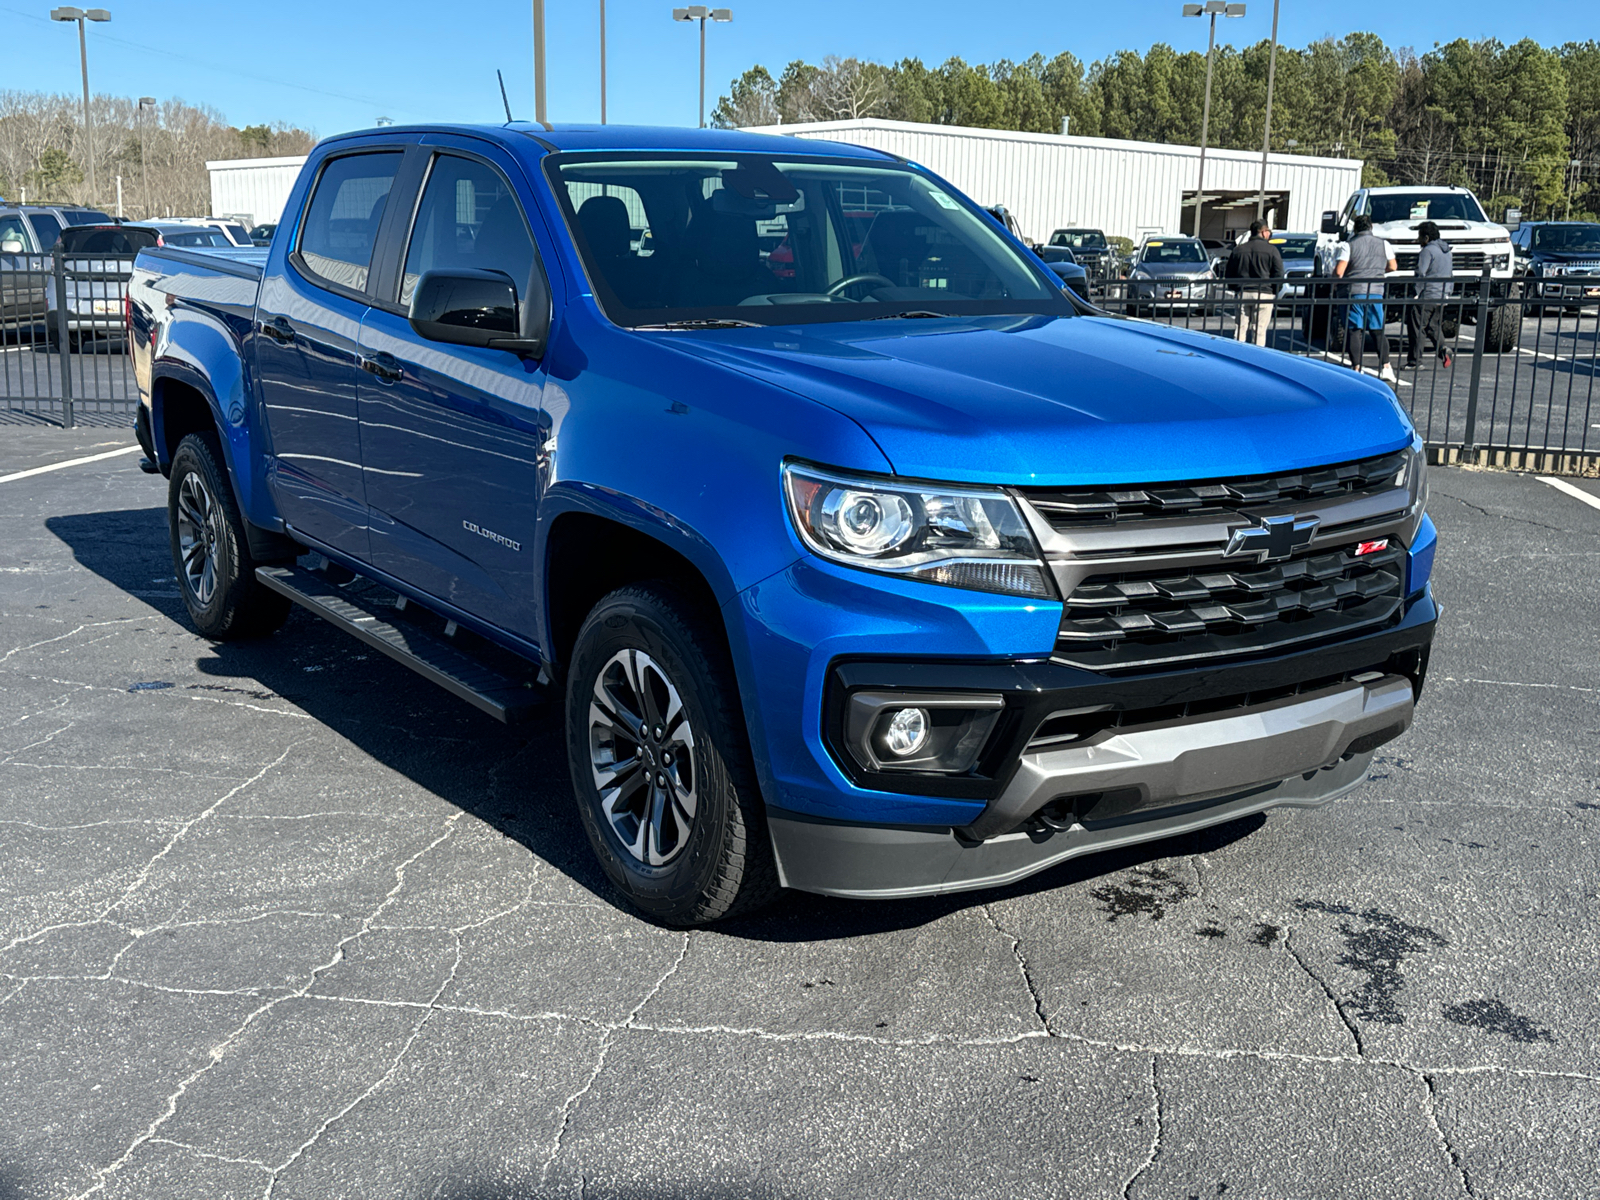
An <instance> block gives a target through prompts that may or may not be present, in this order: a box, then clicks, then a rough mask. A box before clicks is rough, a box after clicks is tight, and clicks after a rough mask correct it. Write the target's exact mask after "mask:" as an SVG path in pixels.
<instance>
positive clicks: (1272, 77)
mask: <svg viewBox="0 0 1600 1200" xmlns="http://www.w3.org/2000/svg"><path fill="white" fill-rule="evenodd" d="M1277 77H1278V0H1272V50H1271V52H1270V53H1269V54H1268V55H1267V127H1266V130H1265V131H1264V132H1263V133H1262V135H1261V190H1260V191H1258V192H1257V193H1256V220H1258V221H1259V220H1261V216H1262V212H1263V210H1264V209H1265V207H1266V203H1267V151H1268V150H1269V149H1270V148H1271V147H1272V85H1273V84H1274V83H1275V82H1276V81H1277ZM1280 216H1281V214H1280Z"/></svg>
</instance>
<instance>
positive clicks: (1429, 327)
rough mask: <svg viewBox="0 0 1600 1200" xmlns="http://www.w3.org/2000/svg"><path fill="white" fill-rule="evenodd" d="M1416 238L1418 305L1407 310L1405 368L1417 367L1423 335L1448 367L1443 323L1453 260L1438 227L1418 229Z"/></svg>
mask: <svg viewBox="0 0 1600 1200" xmlns="http://www.w3.org/2000/svg"><path fill="white" fill-rule="evenodd" d="M1417 237H1418V238H1419V239H1420V240H1421V241H1422V253H1420V254H1418V255H1417V271H1416V276H1417V302H1416V303H1415V304H1413V305H1411V307H1409V308H1407V309H1406V366H1408V367H1415V366H1417V365H1418V362H1419V360H1420V359H1421V357H1422V339H1423V335H1424V334H1426V335H1427V337H1428V339H1429V340H1430V341H1432V342H1433V348H1434V351H1435V352H1436V353H1437V354H1438V355H1439V365H1440V366H1443V367H1448V366H1449V365H1450V347H1449V346H1447V345H1445V341H1444V333H1443V329H1442V322H1443V320H1444V301H1445V290H1446V289H1447V288H1448V287H1449V286H1450V285H1449V283H1448V282H1447V281H1448V280H1450V279H1451V278H1453V277H1454V275H1455V273H1456V267H1455V260H1454V258H1453V257H1452V256H1451V254H1450V243H1449V242H1447V241H1444V240H1443V239H1442V238H1440V236H1439V227H1438V226H1437V225H1435V224H1434V223H1433V222H1432V221H1424V222H1423V223H1422V224H1421V225H1418V226H1417Z"/></svg>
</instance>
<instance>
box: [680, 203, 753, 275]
mask: <svg viewBox="0 0 1600 1200" xmlns="http://www.w3.org/2000/svg"><path fill="white" fill-rule="evenodd" d="M690 235H691V242H692V245H693V247H694V258H695V262H696V263H698V264H699V266H700V270H701V271H703V272H704V273H705V274H706V275H707V276H708V277H710V278H712V279H730V280H731V279H743V278H745V277H746V276H748V275H749V274H750V272H751V271H752V270H759V269H760V267H761V243H760V241H759V240H758V239H757V237H756V223H755V219H754V218H752V217H746V216H740V215H738V214H736V213H719V212H717V211H716V210H715V209H712V208H703V209H701V210H700V211H699V212H698V213H696V214H695V219H694V227H693V228H692V229H691V230H690Z"/></svg>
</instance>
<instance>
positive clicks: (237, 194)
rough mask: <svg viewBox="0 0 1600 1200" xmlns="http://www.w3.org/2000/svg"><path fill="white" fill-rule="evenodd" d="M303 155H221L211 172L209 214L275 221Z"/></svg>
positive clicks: (210, 166)
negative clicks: (241, 156)
mask: <svg viewBox="0 0 1600 1200" xmlns="http://www.w3.org/2000/svg"><path fill="white" fill-rule="evenodd" d="M305 162H306V158H305V155H303V154H302V155H299V156H297V157H292V158H223V159H218V160H217V161H215V162H208V163H206V170H207V171H210V172H211V215H212V216H216V217H224V216H226V217H244V218H248V219H249V222H250V224H252V225H266V224H276V223H277V220H278V218H279V217H281V216H282V215H283V206H284V205H285V204H286V203H288V200H289V192H290V190H291V189H292V188H293V187H294V181H295V180H296V179H298V178H300V168H301V167H303V166H305Z"/></svg>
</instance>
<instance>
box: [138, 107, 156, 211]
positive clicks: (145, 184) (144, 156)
mask: <svg viewBox="0 0 1600 1200" xmlns="http://www.w3.org/2000/svg"><path fill="white" fill-rule="evenodd" d="M155 106H156V98H155V97H154V96H140V97H139V190H140V191H142V192H143V193H144V216H145V220H147V221H148V220H149V219H150V156H149V151H148V150H147V149H146V148H145V138H144V130H145V115H144V114H145V110H146V109H151V108H154V107H155Z"/></svg>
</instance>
